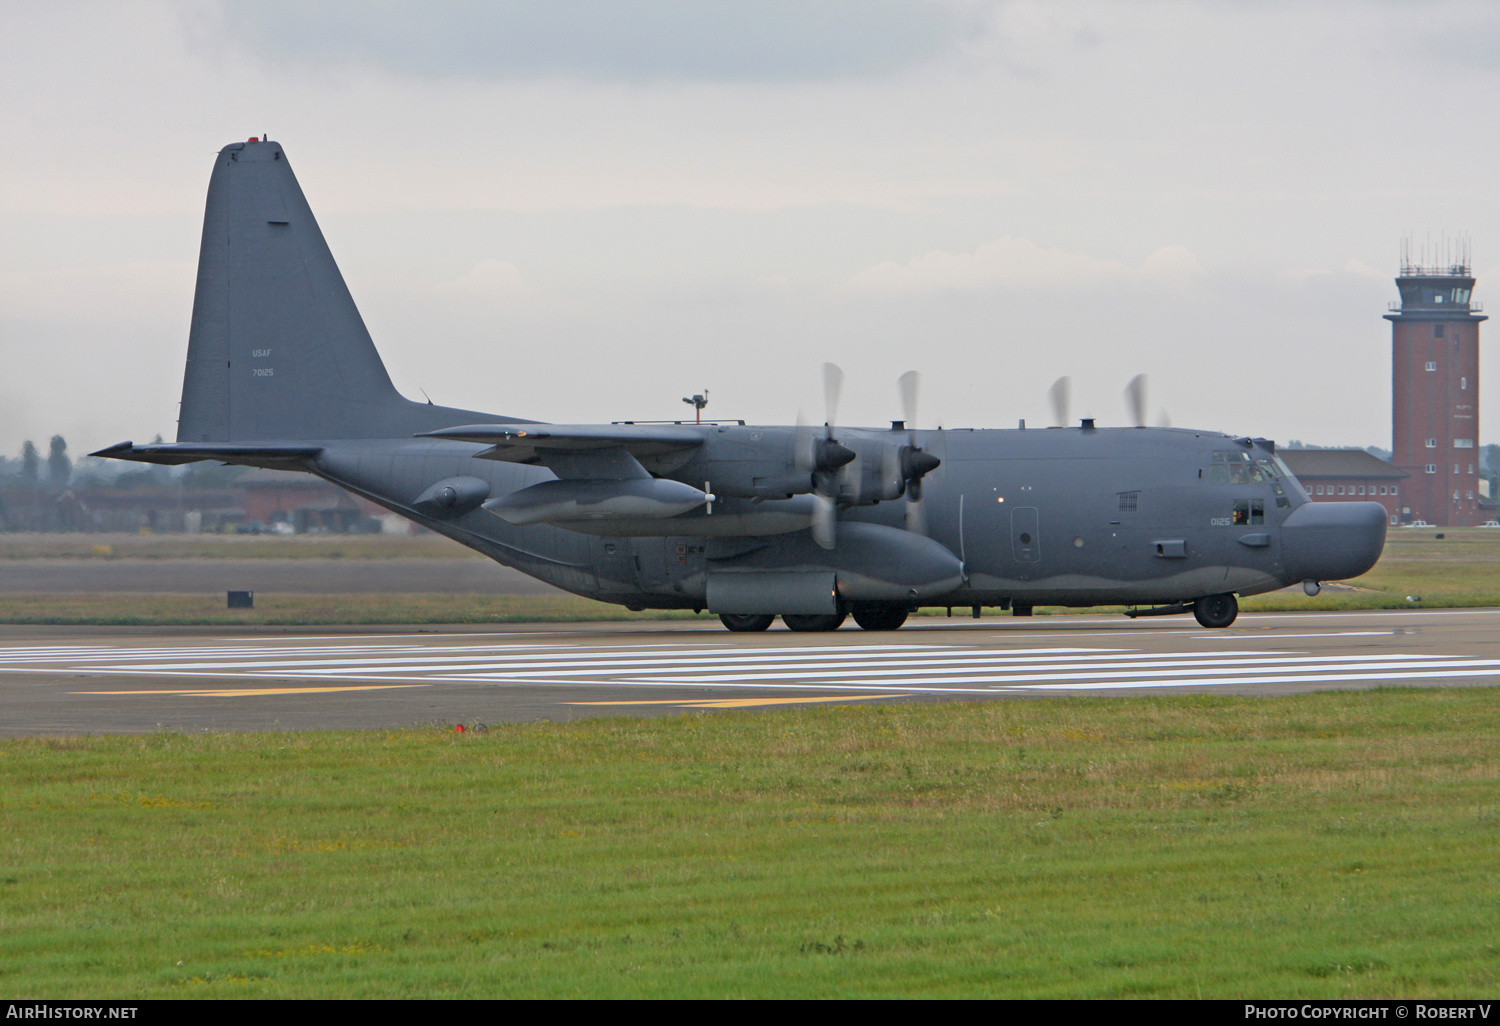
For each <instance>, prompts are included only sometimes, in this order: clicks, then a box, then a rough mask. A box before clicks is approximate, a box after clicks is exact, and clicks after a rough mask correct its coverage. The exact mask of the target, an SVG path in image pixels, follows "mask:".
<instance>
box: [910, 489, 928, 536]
mask: <svg viewBox="0 0 1500 1026" xmlns="http://www.w3.org/2000/svg"><path fill="white" fill-rule="evenodd" d="M906 500H907V501H906V529H907V530H908V531H910V532H912V533H913V534H920V535H922V536H923V537H925V536H926V535H927V513H926V509H927V506H926V504H925V503H924V502H922V491H921V486H920V485H919V484H916V483H914V486H913V489H912V490H909V491H908V492H907V493H906Z"/></svg>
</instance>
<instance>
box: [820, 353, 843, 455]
mask: <svg viewBox="0 0 1500 1026" xmlns="http://www.w3.org/2000/svg"><path fill="white" fill-rule="evenodd" d="M843 388H844V372H843V371H841V370H840V369H839V366H838V364H836V363H825V364H824V365H823V408H824V411H825V412H826V414H827V416H826V417H825V418H824V419H823V423H824V424H825V425H827V427H828V437H829V438H832V437H833V426H834V425H835V424H837V423H838V413H839V393H840V392H841V391H842V390H843Z"/></svg>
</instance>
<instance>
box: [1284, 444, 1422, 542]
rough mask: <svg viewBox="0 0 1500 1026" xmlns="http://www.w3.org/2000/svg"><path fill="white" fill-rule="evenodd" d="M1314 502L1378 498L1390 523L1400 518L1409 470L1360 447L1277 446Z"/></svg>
mask: <svg viewBox="0 0 1500 1026" xmlns="http://www.w3.org/2000/svg"><path fill="white" fill-rule="evenodd" d="M1276 455H1278V456H1280V457H1281V459H1282V462H1284V463H1285V464H1286V465H1287V466H1288V467H1290V468H1291V471H1292V473H1293V474H1296V475H1297V480H1298V481H1301V482H1302V487H1304V488H1306V489H1307V494H1309V495H1311V496H1312V498H1313V501H1314V502H1378V503H1380V504H1381V505H1382V506H1384V507H1385V512H1386V515H1387V516H1388V517H1389V518H1390V522H1391V523H1392V524H1399V523H1402V522H1403V519H1415V518H1411V517H1406V518H1403V515H1402V513H1401V511H1402V509H1404V508H1406V506H1405V503H1406V502H1407V497H1406V495H1405V494H1404V493H1405V491H1406V486H1407V481H1408V479H1409V478H1410V476H1411V475H1410V474H1408V473H1407V472H1406V471H1404V470H1401V469H1400V468H1398V467H1395V466H1392V465H1391V464H1389V463H1387V462H1386V461H1385V460H1383V459H1381V458H1380V457H1378V456H1374V455H1372V454H1370V453H1368V452H1366V451H1365V450H1363V449H1277V450H1276Z"/></svg>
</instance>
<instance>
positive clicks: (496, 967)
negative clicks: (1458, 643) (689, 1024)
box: [0, 689, 1500, 998]
mask: <svg viewBox="0 0 1500 1026" xmlns="http://www.w3.org/2000/svg"><path fill="white" fill-rule="evenodd" d="M1494 696H1495V692H1494V691H1493V690H1490V689H1452V690H1423V691H1416V690H1379V691H1370V692H1346V693H1337V692H1325V693H1318V694H1308V695H1302V696H1297V697H1292V698H1254V699H1252V698H1233V697H1222V696H1170V697H1135V698H1128V699H1077V698H1073V699H1050V700H1048V701H1035V702H1030V701H1015V702H993V703H986V704H982V705H968V704H952V703H943V704H908V705H892V706H886V707H842V708H836V709H835V708H827V707H824V708H811V709H805V710H782V711H776V712H764V711H760V712H754V713H741V712H734V713H717V714H712V715H688V716H681V717H669V718H660V719H647V720H626V719H612V720H589V721H581V722H576V723H568V724H547V723H536V724H507V725H503V726H496V727H492V728H489V729H488V730H487V731H485V732H479V731H470V732H469V733H466V734H462V735H456V734H454V733H453V732H452V731H451V728H449V729H440V728H436V727H434V728H433V729H431V730H410V731H400V732H366V733H352V732H349V733H319V734H309V733H298V734H239V735H221V734H202V735H180V734H167V733H161V734H154V735H147V736H132V737H84V738H69V739H52V740H47V739H24V740H10V741H4V742H0V767H3V770H0V772H3V777H4V780H5V781H6V787H5V790H4V792H3V795H0V822H3V824H4V838H3V840H0V989H3V990H6V991H8V992H10V993H13V994H24V995H26V996H28V997H76V996H86V995H93V996H104V995H108V996H111V997H119V998H127V997H193V998H197V997H215V996H223V997H249V996H270V997H308V996H310V997H384V996H397V997H423V996H530V997H582V996H653V997H665V996H672V997H810V996H824V997H831V996H841V997H855V996H869V997H882V996H885V997H889V996H924V997H937V996H944V997H960V996H995V997H1023V996H1024V997H1075V996H1083V997H1180V998H1194V997H1199V996H1203V997H1240V996H1278V997H1297V998H1318V997H1329V998H1347V997H1367V998H1377V997H1397V996H1404V997H1414V996H1429V997H1440V996H1450V997H1456V996H1483V995H1492V994H1493V993H1494V992H1495V991H1496V989H1497V987H1500V927H1497V925H1496V922H1497V917H1496V914H1495V903H1496V890H1495V887H1496V885H1495V876H1496V870H1497V868H1500V786H1497V775H1500V762H1497V759H1496V753H1497V751H1500V745H1497V737H1496V727H1495V717H1494Z"/></svg>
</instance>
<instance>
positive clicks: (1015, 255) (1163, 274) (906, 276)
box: [849, 235, 1203, 292]
mask: <svg viewBox="0 0 1500 1026" xmlns="http://www.w3.org/2000/svg"><path fill="white" fill-rule="evenodd" d="M1202 273H1203V268H1202V267H1200V266H1199V264H1198V260H1197V258H1196V257H1194V256H1193V254H1192V253H1191V252H1190V251H1189V250H1188V249H1187V248H1186V247H1184V246H1164V247H1162V248H1161V249H1158V250H1157V251H1156V252H1154V253H1152V254H1151V255H1150V256H1148V257H1147V258H1146V259H1145V260H1144V261H1142V262H1141V263H1140V264H1138V265H1131V264H1126V263H1122V262H1121V261H1118V260H1101V259H1099V258H1098V257H1092V256H1089V255H1088V254H1086V253H1070V252H1068V251H1066V250H1063V249H1058V248H1057V247H1051V248H1048V249H1043V248H1042V247H1041V246H1038V245H1037V244H1036V243H1034V242H1032V241H1031V240H1030V239H1022V238H1017V237H1015V236H1011V235H1007V236H1004V237H1003V238H999V239H996V240H995V241H993V242H986V243H984V244H983V245H981V246H979V247H978V248H977V249H976V250H974V252H972V253H948V252H945V251H943V250H934V251H932V252H931V253H926V254H923V255H922V256H919V257H913V258H912V259H911V260H909V261H907V262H906V263H905V264H898V263H896V262H895V261H893V260H887V261H885V262H884V263H880V264H876V265H875V266H874V267H869V268H866V269H865V270H863V271H861V272H859V273H858V274H856V275H855V276H854V277H853V278H852V279H851V280H850V282H849V284H850V286H852V287H853V288H856V289H870V290H879V291H888V292H934V291H938V290H943V289H970V290H973V289H992V288H1038V287H1040V288H1053V287H1065V286H1070V285H1076V284H1080V283H1098V282H1104V281H1126V282H1129V281H1145V282H1152V283H1155V284H1158V285H1164V286H1169V287H1177V286H1181V285H1185V284H1187V283H1188V282H1190V281H1192V280H1193V279H1194V278H1197V277H1198V276H1200V275H1201V274H1202Z"/></svg>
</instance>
